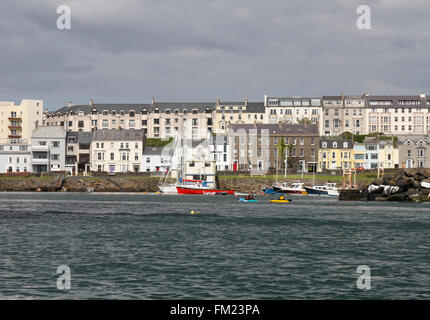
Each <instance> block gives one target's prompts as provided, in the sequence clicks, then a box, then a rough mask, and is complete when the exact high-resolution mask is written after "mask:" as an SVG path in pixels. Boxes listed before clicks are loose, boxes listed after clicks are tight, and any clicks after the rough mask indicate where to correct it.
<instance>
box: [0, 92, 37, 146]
mask: <svg viewBox="0 0 430 320" xmlns="http://www.w3.org/2000/svg"><path fill="white" fill-rule="evenodd" d="M42 116H43V101H42V100H22V101H21V104H20V105H15V103H14V102H9V101H0V124H1V126H0V142H1V143H11V144H30V140H31V135H32V132H33V130H34V129H35V128H36V126H37V125H40V124H41V123H42Z"/></svg>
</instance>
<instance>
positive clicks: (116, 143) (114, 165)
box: [91, 129, 145, 173]
mask: <svg viewBox="0 0 430 320" xmlns="http://www.w3.org/2000/svg"><path fill="white" fill-rule="evenodd" d="M144 137H145V133H144V131H143V130H134V129H130V130H123V129H120V130H118V129H100V130H96V131H94V134H93V139H92V141H91V170H92V171H105V172H109V173H115V172H140V171H141V165H142V154H143V145H144Z"/></svg>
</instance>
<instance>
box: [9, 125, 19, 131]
mask: <svg viewBox="0 0 430 320" xmlns="http://www.w3.org/2000/svg"><path fill="white" fill-rule="evenodd" d="M8 128H9V129H11V130H14V129H15V130H22V127H21V125H19V124H11V125H10V126H8Z"/></svg>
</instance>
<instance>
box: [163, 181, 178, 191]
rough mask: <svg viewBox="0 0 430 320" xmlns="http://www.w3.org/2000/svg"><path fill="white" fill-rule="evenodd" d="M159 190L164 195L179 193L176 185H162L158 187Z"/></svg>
mask: <svg viewBox="0 0 430 320" xmlns="http://www.w3.org/2000/svg"><path fill="white" fill-rule="evenodd" d="M158 189H160V191H161V192H162V193H178V189H177V188H176V183H170V184H161V185H159V186H158Z"/></svg>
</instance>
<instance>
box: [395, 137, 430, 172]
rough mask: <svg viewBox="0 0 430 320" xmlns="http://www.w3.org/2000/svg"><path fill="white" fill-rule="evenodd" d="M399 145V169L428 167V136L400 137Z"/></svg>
mask: <svg viewBox="0 0 430 320" xmlns="http://www.w3.org/2000/svg"><path fill="white" fill-rule="evenodd" d="M398 144H399V163H400V167H401V168H428V167H430V136H429V135H428V134H427V135H409V136H401V137H399V139H398Z"/></svg>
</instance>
